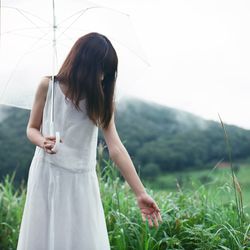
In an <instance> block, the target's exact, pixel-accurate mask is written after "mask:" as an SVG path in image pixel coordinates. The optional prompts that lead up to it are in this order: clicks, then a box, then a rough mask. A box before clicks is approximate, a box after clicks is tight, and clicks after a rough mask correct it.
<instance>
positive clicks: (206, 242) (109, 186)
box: [0, 159, 250, 250]
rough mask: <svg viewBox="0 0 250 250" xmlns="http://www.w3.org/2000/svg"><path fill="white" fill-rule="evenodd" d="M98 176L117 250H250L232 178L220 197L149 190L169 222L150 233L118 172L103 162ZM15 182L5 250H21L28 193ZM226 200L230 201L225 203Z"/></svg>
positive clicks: (4, 223)
mask: <svg viewBox="0 0 250 250" xmlns="http://www.w3.org/2000/svg"><path fill="white" fill-rule="evenodd" d="M101 165H102V166H101ZM224 170H225V172H224V174H225V175H226V169H224ZM224 170H223V171H224ZM240 172H241V170H240ZM97 173H98V178H99V184H100V191H101V195H102V202H103V207H104V211H105V216H106V222H107V227H108V233H109V239H110V243H111V249H116V250H127V249H128V250H133V249H135V250H163V249H164V250H165V249H172V250H173V249H185V250H189V249H190V250H194V249H197V250H198V249H204V250H212V249H224V250H225V249H228V250H229V249H230V250H234V249H235V250H236V249H237V250H239V249H250V218H249V215H248V214H247V213H246V214H245V216H244V217H243V220H242V222H241V223H239V221H238V214H237V212H236V210H235V200H234V198H233V188H232V185H230V184H229V183H228V184H225V183H226V182H225V183H223V180H226V177H224V178H225V179H220V178H218V179H220V183H221V184H222V186H219V185H218V187H217V188H216V192H214V190H212V189H209V188H207V185H201V184H200V183H199V182H197V183H195V182H194V181H193V186H194V187H196V188H195V189H191V188H185V186H184V185H183V186H182V187H180V188H179V190H177V191H175V192H172V191H157V190H153V189H151V188H149V187H148V186H146V188H147V191H148V193H149V194H150V195H151V196H152V197H153V198H154V199H155V200H156V202H157V203H158V205H159V207H160V209H161V211H162V212H161V214H162V219H163V223H162V224H161V225H160V227H159V228H150V227H149V225H148V222H146V223H145V222H143V221H142V218H141V215H140V211H139V209H138V207H137V204H136V199H135V197H134V194H133V192H132V191H131V190H130V187H129V186H128V185H127V183H126V182H122V181H121V178H120V172H119V171H118V170H117V168H116V166H115V165H114V164H113V163H112V162H111V161H105V160H102V159H101V160H99V161H98V165H97ZM196 174H197V176H198V173H196ZM224 174H222V173H221V175H222V176H223V175H224ZM242 174H243V173H242ZM245 178H246V177H245ZM13 179H14V175H13V176H12V177H9V176H6V178H5V182H4V183H2V184H1V185H0V207H1V210H0V249H4V250H5V249H6V250H12V249H16V243H17V237H18V232H19V225H20V222H21V215H22V209H23V205H24V201H25V192H26V187H25V186H21V187H20V188H19V189H18V190H14V188H13ZM246 179H247V178H246ZM216 196H218V197H217V198H215V197H216ZM224 196H225V197H226V196H227V198H225V201H224V202H221V201H220V198H221V197H224ZM219 197H220V198H219Z"/></svg>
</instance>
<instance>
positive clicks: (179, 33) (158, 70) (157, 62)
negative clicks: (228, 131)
mask: <svg viewBox="0 0 250 250" xmlns="http://www.w3.org/2000/svg"><path fill="white" fill-rule="evenodd" d="M72 2H73V1H72ZM95 2H96V3H99V4H101V5H107V6H110V7H113V8H116V9H119V10H122V11H125V12H127V13H129V14H130V16H131V20H132V23H133V26H134V28H135V31H136V34H137V36H138V41H139V42H140V44H141V46H142V48H143V49H144V52H145V55H146V56H147V59H148V62H149V63H150V65H151V66H150V67H146V66H141V67H139V66H138V70H137V69H135V70H137V72H134V73H136V74H135V79H136V80H135V81H131V77H130V78H129V79H130V81H127V82H126V83H124V82H121V83H120V85H119V86H118V97H120V96H122V95H124V94H132V95H135V96H138V97H141V98H144V99H149V100H153V101H155V102H158V103H160V104H164V105H167V106H171V107H176V108H179V109H183V110H187V111H190V112H192V113H195V114H198V115H200V116H202V117H204V118H208V119H214V120H216V121H218V113H220V115H221V117H222V118H223V120H224V121H225V122H228V123H231V124H235V125H239V126H242V127H245V128H248V129H250V98H249V94H250V1H242V0H234V1H230V0H206V1H205V0H172V1H168V0H123V1H121V0H115V1H113V0H96V1H95ZM57 4H58V5H59V4H60V1H57ZM115 25H116V24H115V23H114V26H115ZM118 28H119V27H118ZM129 66H131V65H130V62H127V67H128V69H129ZM122 67H126V64H122ZM121 71H122V70H121Z"/></svg>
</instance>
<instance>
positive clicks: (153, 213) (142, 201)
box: [136, 193, 162, 227]
mask: <svg viewBox="0 0 250 250" xmlns="http://www.w3.org/2000/svg"><path fill="white" fill-rule="evenodd" d="M136 199H137V204H138V206H139V208H140V210H141V215H142V220H143V221H144V222H145V221H146V218H148V222H149V225H150V226H151V227H152V226H153V222H152V220H153V221H154V223H155V226H156V227H158V226H159V224H158V220H159V221H160V222H162V218H161V214H160V209H159V207H158V206H157V204H156V202H155V201H154V200H153V198H152V197H151V196H150V195H148V194H147V193H143V194H141V195H138V196H136Z"/></svg>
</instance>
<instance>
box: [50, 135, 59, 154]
mask: <svg viewBox="0 0 250 250" xmlns="http://www.w3.org/2000/svg"><path fill="white" fill-rule="evenodd" d="M60 139H61V138H60V133H59V132H58V131H57V132H56V143H55V145H54V147H53V148H52V149H51V150H52V151H54V152H57V147H58V144H59V143H60Z"/></svg>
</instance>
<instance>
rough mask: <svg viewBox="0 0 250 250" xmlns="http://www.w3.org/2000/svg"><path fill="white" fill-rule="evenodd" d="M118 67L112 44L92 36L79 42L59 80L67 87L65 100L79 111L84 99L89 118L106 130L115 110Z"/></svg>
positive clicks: (85, 36)
mask: <svg viewBox="0 0 250 250" xmlns="http://www.w3.org/2000/svg"><path fill="white" fill-rule="evenodd" d="M117 66H118V58H117V54H116V51H115V49H114V48H113V46H112V44H111V42H110V40H109V39H108V38H107V37H106V36H104V35H102V34H99V33H97V32H91V33H88V34H86V35H84V36H82V37H80V38H79V39H78V40H77V41H76V42H75V44H74V45H73V47H72V48H71V50H70V52H69V54H68V56H67V57H66V59H65V61H64V62H63V64H62V66H61V68H60V70H59V72H58V74H57V75H56V76H55V79H56V80H58V81H60V82H61V83H63V84H67V87H68V88H67V93H66V97H65V98H69V99H70V100H71V101H72V102H73V104H74V105H75V107H76V109H77V110H80V107H79V102H80V100H81V99H82V98H84V99H85V104H86V110H87V114H88V116H89V118H90V119H91V120H92V121H93V122H94V124H95V125H96V126H100V127H102V128H107V127H108V125H109V122H110V120H111V117H112V113H113V112H114V109H115V107H114V100H113V99H114V89H115V83H116V78H117ZM102 76H103V79H102Z"/></svg>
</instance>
